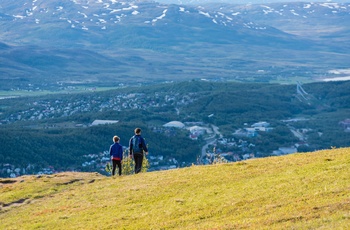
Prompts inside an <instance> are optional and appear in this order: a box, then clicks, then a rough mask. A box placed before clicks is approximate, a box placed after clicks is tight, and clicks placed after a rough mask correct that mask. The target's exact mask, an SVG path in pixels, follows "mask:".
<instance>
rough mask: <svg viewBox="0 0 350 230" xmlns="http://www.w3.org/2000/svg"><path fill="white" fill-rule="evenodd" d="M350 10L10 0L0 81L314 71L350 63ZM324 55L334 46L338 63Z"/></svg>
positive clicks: (1, 35)
mask: <svg viewBox="0 0 350 230" xmlns="http://www.w3.org/2000/svg"><path fill="white" fill-rule="evenodd" d="M349 9H350V6H349V5H348V4H340V3H288V4H287V3H283V4H268V5H266V4H264V5H262V4H257V5H252V4H249V5H232V4H224V3H215V4H206V5H197V6H191V5H184V4H182V5H177V4H163V3H158V2H154V1H136V0H135V1H127V0H124V1H118V0H58V1H45V0H18V1H12V0H2V1H1V2H0V25H1V26H0V42H1V44H0V61H1V63H2V64H1V65H0V71H1V72H2V73H3V74H2V75H1V76H0V81H2V82H4V84H1V85H2V86H4V85H8V82H9V81H8V79H21V81H16V84H22V83H23V82H25V83H26V82H27V81H29V82H32V81H33V79H38V78H39V79H40V81H39V82H40V83H42V82H46V84H48V83H47V82H48V81H47V80H46V79H47V78H50V82H51V81H52V79H54V80H55V81H56V80H58V79H60V81H77V80H79V81H83V80H82V79H84V82H101V81H103V82H106V83H115V82H127V81H128V79H130V78H131V79H135V78H136V79H138V81H139V82H153V81H163V80H169V79H174V80H183V79H189V78H190V79H192V78H209V79H210V78H211V79H212V78H215V79H223V80H232V79H235V80H242V79H244V80H245V79H246V77H247V76H249V78H253V79H256V78H259V80H263V81H268V80H269V79H270V78H271V76H275V77H276V76H282V75H283V74H284V72H286V71H296V70H297V71H298V72H300V70H302V72H305V73H306V72H307V75H308V77H310V75H311V74H313V73H314V72H315V71H314V70H317V71H316V72H317V74H320V73H319V72H320V67H322V68H321V69H322V70H321V72H322V71H323V70H324V71H326V70H325V69H324V68H325V65H326V64H327V65H334V64H337V65H339V66H344V56H343V54H344V50H342V51H339V52H337V51H336V50H337V49H338V48H339V47H340V46H342V47H346V49H347V50H349V48H350V47H349V43H348V41H347V40H346V39H344V38H345V37H346V35H348V32H349V25H348V23H349V21H350V20H348V19H349V16H350V15H349V12H350V10H349ZM317 23H318V24H317ZM315 25H317V29H318V30H317V31H315V32H312V33H310V31H311V30H312V28H315ZM324 36H327V39H324ZM332 39H334V41H337V43H336V44H334V42H333V40H332ZM339 42H342V43H339ZM318 52H333V53H332V61H328V59H327V58H326V57H324V56H323V55H319V53H318ZM338 53H342V55H340V54H338ZM345 53H346V51H345ZM315 57H317V58H318V60H317V61H315V60H314V58H315ZM340 57H342V58H340ZM325 62H327V63H326V64H325ZM300 63H303V64H300ZM305 63H307V64H305ZM307 68H310V69H309V70H308V69H307ZM261 73H271V74H270V75H268V76H261V75H266V74H261ZM266 77H267V78H266ZM12 82H13V81H12ZM19 82H20V83H19ZM37 82H38V81H36V83H37Z"/></svg>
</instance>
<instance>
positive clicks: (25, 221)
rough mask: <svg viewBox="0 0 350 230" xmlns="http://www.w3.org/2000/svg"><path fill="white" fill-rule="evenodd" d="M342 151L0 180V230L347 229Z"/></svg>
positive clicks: (345, 153) (347, 156)
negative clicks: (110, 174)
mask: <svg viewBox="0 0 350 230" xmlns="http://www.w3.org/2000/svg"><path fill="white" fill-rule="evenodd" d="M349 176H350V148H341V149H332V150H324V151H319V152H312V153H304V154H293V155H288V156H283V157H270V158H260V159H252V160H248V161H242V162H237V163H231V164H220V165H211V166H193V167H188V168H182V169H176V170H169V171H158V172H152V173H144V174H138V175H132V176H123V177H116V178H113V177H104V176H101V175H99V174H94V173H62V174H57V175H48V176H42V177H35V176H24V177H20V178H16V179H0V186H1V187H0V191H1V192H0V202H1V203H0V204H1V206H0V207H1V211H0V219H1V222H0V229H349V228H350V211H349V210H350V182H349Z"/></svg>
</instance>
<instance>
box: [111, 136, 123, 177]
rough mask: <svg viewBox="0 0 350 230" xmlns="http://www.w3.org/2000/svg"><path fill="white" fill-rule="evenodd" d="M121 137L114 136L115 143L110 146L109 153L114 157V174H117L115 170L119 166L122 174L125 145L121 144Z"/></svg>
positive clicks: (119, 172) (119, 171)
mask: <svg viewBox="0 0 350 230" xmlns="http://www.w3.org/2000/svg"><path fill="white" fill-rule="evenodd" d="M119 140H120V138H119V137H118V136H114V137H113V142H114V144H113V145H111V147H110V148H109V155H110V156H111V159H112V163H113V164H112V165H113V168H112V176H114V175H115V170H116V168H117V166H118V174H119V176H121V175H122V160H123V147H122V146H121V145H120V144H119Z"/></svg>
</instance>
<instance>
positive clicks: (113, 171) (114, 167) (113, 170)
mask: <svg viewBox="0 0 350 230" xmlns="http://www.w3.org/2000/svg"><path fill="white" fill-rule="evenodd" d="M112 162H113V169H112V175H113V176H114V175H115V170H116V168H117V166H118V174H119V176H121V175H122V161H121V160H112Z"/></svg>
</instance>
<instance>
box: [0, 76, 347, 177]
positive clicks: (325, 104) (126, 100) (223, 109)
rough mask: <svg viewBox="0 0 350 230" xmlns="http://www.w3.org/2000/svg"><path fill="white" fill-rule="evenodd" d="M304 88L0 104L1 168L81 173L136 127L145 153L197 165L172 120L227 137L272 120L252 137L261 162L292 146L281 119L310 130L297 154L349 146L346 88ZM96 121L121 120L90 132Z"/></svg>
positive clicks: (235, 86) (192, 86) (230, 85)
mask: <svg viewBox="0 0 350 230" xmlns="http://www.w3.org/2000/svg"><path fill="white" fill-rule="evenodd" d="M302 87H303V89H304V90H305V92H307V95H304V97H300V95H298V92H297V87H296V85H280V84H268V83H236V82H226V83H220V82H207V81H199V80H192V81H186V82H175V83H166V84H158V85H149V86H142V87H133V88H130V87H128V88H120V89H117V90H109V91H104V92H89V93H78V94H53V95H45V96H37V97H19V98H10V99H2V100H0V123H1V125H0V143H1V148H0V163H2V164H5V163H6V164H13V165H19V166H22V167H25V166H26V165H28V164H35V165H37V166H38V167H45V166H53V167H55V168H56V169H58V170H62V171H64V170H69V169H72V170H83V169H82V168H81V163H82V161H83V155H86V154H93V153H98V152H102V151H105V150H108V149H109V146H110V145H111V144H112V137H113V136H114V135H118V136H120V137H121V144H122V145H124V146H127V145H128V141H129V138H130V137H131V136H132V135H133V130H134V129H135V128H136V127H141V128H142V130H143V132H142V133H143V136H144V137H145V138H146V141H147V143H148V145H149V149H150V154H154V155H163V156H165V158H176V159H177V160H178V161H179V162H186V164H185V165H190V164H192V163H196V160H197V158H198V156H199V155H200V153H201V147H202V146H203V145H204V144H205V140H203V139H202V138H198V140H191V139H190V138H189V131H188V130H185V129H175V128H164V127H163V125H164V124H165V123H167V122H170V121H174V120H176V121H181V122H201V123H204V124H213V125H216V126H218V127H219V128H220V131H221V133H222V134H223V136H224V137H226V138H234V135H233V133H234V131H235V130H237V129H239V128H242V127H243V125H244V124H252V123H255V122H259V121H266V122H269V123H270V124H271V125H272V126H273V127H274V129H273V131H272V132H270V133H260V134H259V135H258V136H257V137H255V138H249V139H250V140H249V141H250V142H251V143H253V144H254V145H255V146H256V148H255V149H254V150H252V151H255V152H259V153H260V155H258V156H269V155H270V154H271V152H272V150H274V149H276V148H278V147H279V146H285V145H292V144H294V143H297V142H298V140H297V139H296V137H295V136H293V134H292V133H291V131H290V129H289V127H288V125H287V124H286V123H285V122H283V120H286V119H293V118H301V117H302V118H304V119H303V120H302V121H299V122H294V123H292V124H291V125H292V126H293V127H294V128H296V129H305V130H307V131H306V136H307V144H305V143H304V144H302V145H300V146H299V148H298V151H300V152H303V151H314V150H318V149H328V148H332V147H334V146H336V147H345V146H349V145H350V143H349V141H348V140H349V138H350V133H349V132H346V130H345V129H344V127H342V126H341V125H339V123H340V122H341V121H344V120H346V119H349V118H350V113H349V112H350V95H349V88H350V82H349V81H344V82H321V83H309V84H304V85H303V86H302ZM209 115H213V116H209ZM96 119H104V120H118V121H119V122H118V123H115V124H109V125H99V126H91V123H92V122H93V121H94V120H96ZM243 139H248V138H243ZM223 148H224V147H223ZM233 151H235V149H233ZM236 151H237V153H240V152H239V151H238V150H236Z"/></svg>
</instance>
